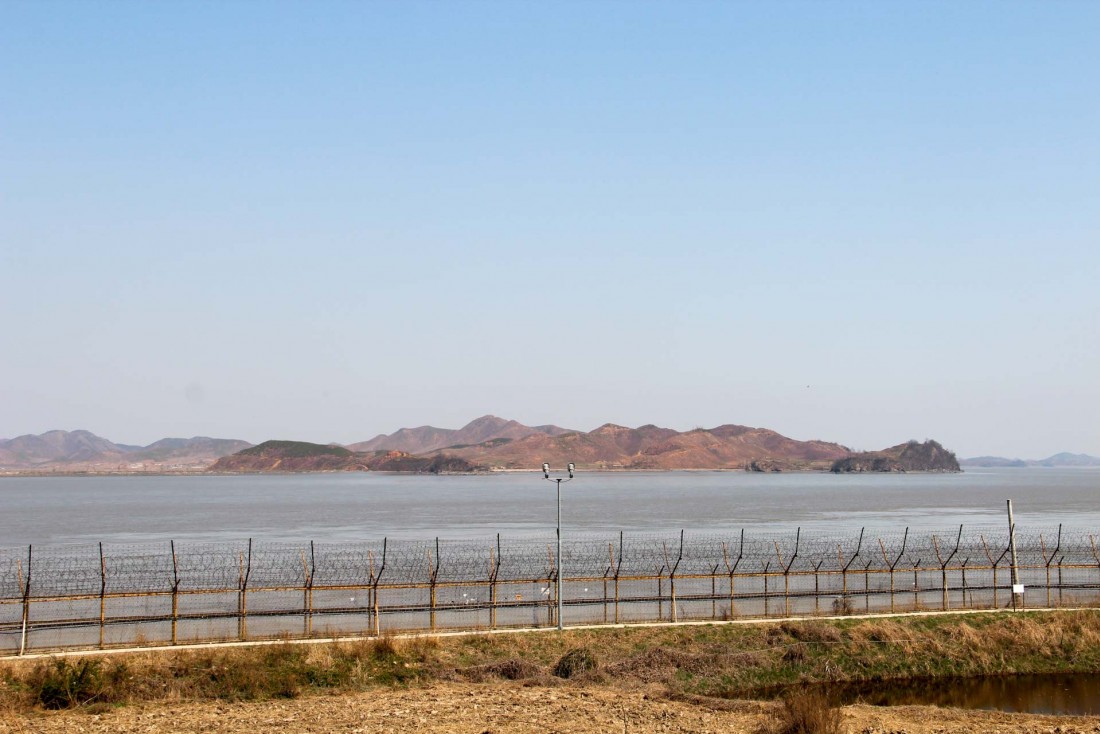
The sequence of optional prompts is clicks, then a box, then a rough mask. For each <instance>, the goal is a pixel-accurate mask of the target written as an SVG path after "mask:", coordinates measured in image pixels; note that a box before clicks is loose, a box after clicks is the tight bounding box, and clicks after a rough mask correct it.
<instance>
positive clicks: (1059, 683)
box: [827, 673, 1100, 716]
mask: <svg viewBox="0 0 1100 734" xmlns="http://www.w3.org/2000/svg"><path fill="white" fill-rule="evenodd" d="M827 690H828V693H829V696H830V698H833V700H834V701H835V702H836V703H838V704H842V705H843V704H849V703H856V702H863V703H868V704H871V705H874V706H912V705H916V706H943V707H952V708H965V709H986V710H990V711H1008V712H1015V713H1031V714H1058V715H1063V716H1089V715H1093V716H1094V715H1098V714H1100V673H1087V674H1072V675H1013V676H997V677H988V678H953V679H947V680H910V681H880V682H864V683H851V684H841V685H838V686H829V688H828V689H827Z"/></svg>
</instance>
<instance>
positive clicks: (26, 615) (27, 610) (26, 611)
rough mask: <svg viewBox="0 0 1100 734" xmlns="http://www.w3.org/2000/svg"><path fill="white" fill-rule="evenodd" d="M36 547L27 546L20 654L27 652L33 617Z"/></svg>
mask: <svg viewBox="0 0 1100 734" xmlns="http://www.w3.org/2000/svg"><path fill="white" fill-rule="evenodd" d="M33 548H34V546H31V545H28V546H27V578H26V581H25V582H24V584H23V631H22V632H21V633H20V635H19V654H20V655H22V654H24V653H25V652H26V651H27V624H28V623H29V622H30V616H31V559H32V555H31V553H32V551H33Z"/></svg>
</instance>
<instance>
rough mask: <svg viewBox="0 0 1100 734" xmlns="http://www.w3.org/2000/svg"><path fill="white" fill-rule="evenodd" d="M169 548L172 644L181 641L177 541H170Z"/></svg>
mask: <svg viewBox="0 0 1100 734" xmlns="http://www.w3.org/2000/svg"><path fill="white" fill-rule="evenodd" d="M168 549H169V550H170V551H171V553H172V644H173V645H175V644H177V643H178V642H179V616H180V567H179V560H178V559H177V558H176V541H174V540H169V541H168Z"/></svg>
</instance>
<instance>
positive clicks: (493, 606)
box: [489, 533, 500, 629]
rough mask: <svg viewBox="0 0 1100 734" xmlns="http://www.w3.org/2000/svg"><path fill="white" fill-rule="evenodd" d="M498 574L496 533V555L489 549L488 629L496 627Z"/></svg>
mask: <svg viewBox="0 0 1100 734" xmlns="http://www.w3.org/2000/svg"><path fill="white" fill-rule="evenodd" d="M499 573H500V533H497V547H496V555H493V549H492V548H490V549H489V629H496V626H497V574H499Z"/></svg>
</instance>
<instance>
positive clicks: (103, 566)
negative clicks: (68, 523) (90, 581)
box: [99, 541, 107, 649]
mask: <svg viewBox="0 0 1100 734" xmlns="http://www.w3.org/2000/svg"><path fill="white" fill-rule="evenodd" d="M106 626H107V560H106V559H105V558H104V557H103V541H100V543H99V647H100V649H103V635H104V632H105V631H106V629H105V628H106Z"/></svg>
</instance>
